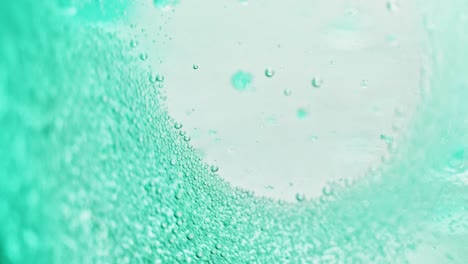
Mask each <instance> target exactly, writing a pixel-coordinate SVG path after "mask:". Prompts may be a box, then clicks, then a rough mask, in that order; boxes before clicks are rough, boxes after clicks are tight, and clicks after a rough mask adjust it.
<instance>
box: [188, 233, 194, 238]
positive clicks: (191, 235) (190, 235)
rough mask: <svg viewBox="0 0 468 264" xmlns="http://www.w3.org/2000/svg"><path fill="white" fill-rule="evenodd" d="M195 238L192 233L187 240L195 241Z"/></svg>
mask: <svg viewBox="0 0 468 264" xmlns="http://www.w3.org/2000/svg"><path fill="white" fill-rule="evenodd" d="M194 238H195V235H194V234H192V233H189V234H188V235H187V239H188V240H193V239H194Z"/></svg>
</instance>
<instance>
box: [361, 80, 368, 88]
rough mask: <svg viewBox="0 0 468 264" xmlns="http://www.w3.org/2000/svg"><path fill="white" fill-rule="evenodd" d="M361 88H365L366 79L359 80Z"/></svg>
mask: <svg viewBox="0 0 468 264" xmlns="http://www.w3.org/2000/svg"><path fill="white" fill-rule="evenodd" d="M361 88H367V80H362V81H361Z"/></svg>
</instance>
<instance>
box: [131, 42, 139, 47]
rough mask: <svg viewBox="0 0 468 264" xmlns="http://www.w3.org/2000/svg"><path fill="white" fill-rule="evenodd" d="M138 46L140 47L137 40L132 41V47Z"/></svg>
mask: <svg viewBox="0 0 468 264" xmlns="http://www.w3.org/2000/svg"><path fill="white" fill-rule="evenodd" d="M136 46H138V41H137V40H131V41H130V47H132V48H135V47H136Z"/></svg>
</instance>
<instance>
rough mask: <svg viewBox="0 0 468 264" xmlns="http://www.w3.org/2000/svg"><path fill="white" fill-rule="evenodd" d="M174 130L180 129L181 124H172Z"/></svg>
mask: <svg viewBox="0 0 468 264" xmlns="http://www.w3.org/2000/svg"><path fill="white" fill-rule="evenodd" d="M174 128H175V129H181V128H182V124H181V123H179V122H177V123H175V124H174Z"/></svg>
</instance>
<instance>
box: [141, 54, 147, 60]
mask: <svg viewBox="0 0 468 264" xmlns="http://www.w3.org/2000/svg"><path fill="white" fill-rule="evenodd" d="M147 59H148V54H146V53H141V54H140V60H142V61H145V60H147Z"/></svg>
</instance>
